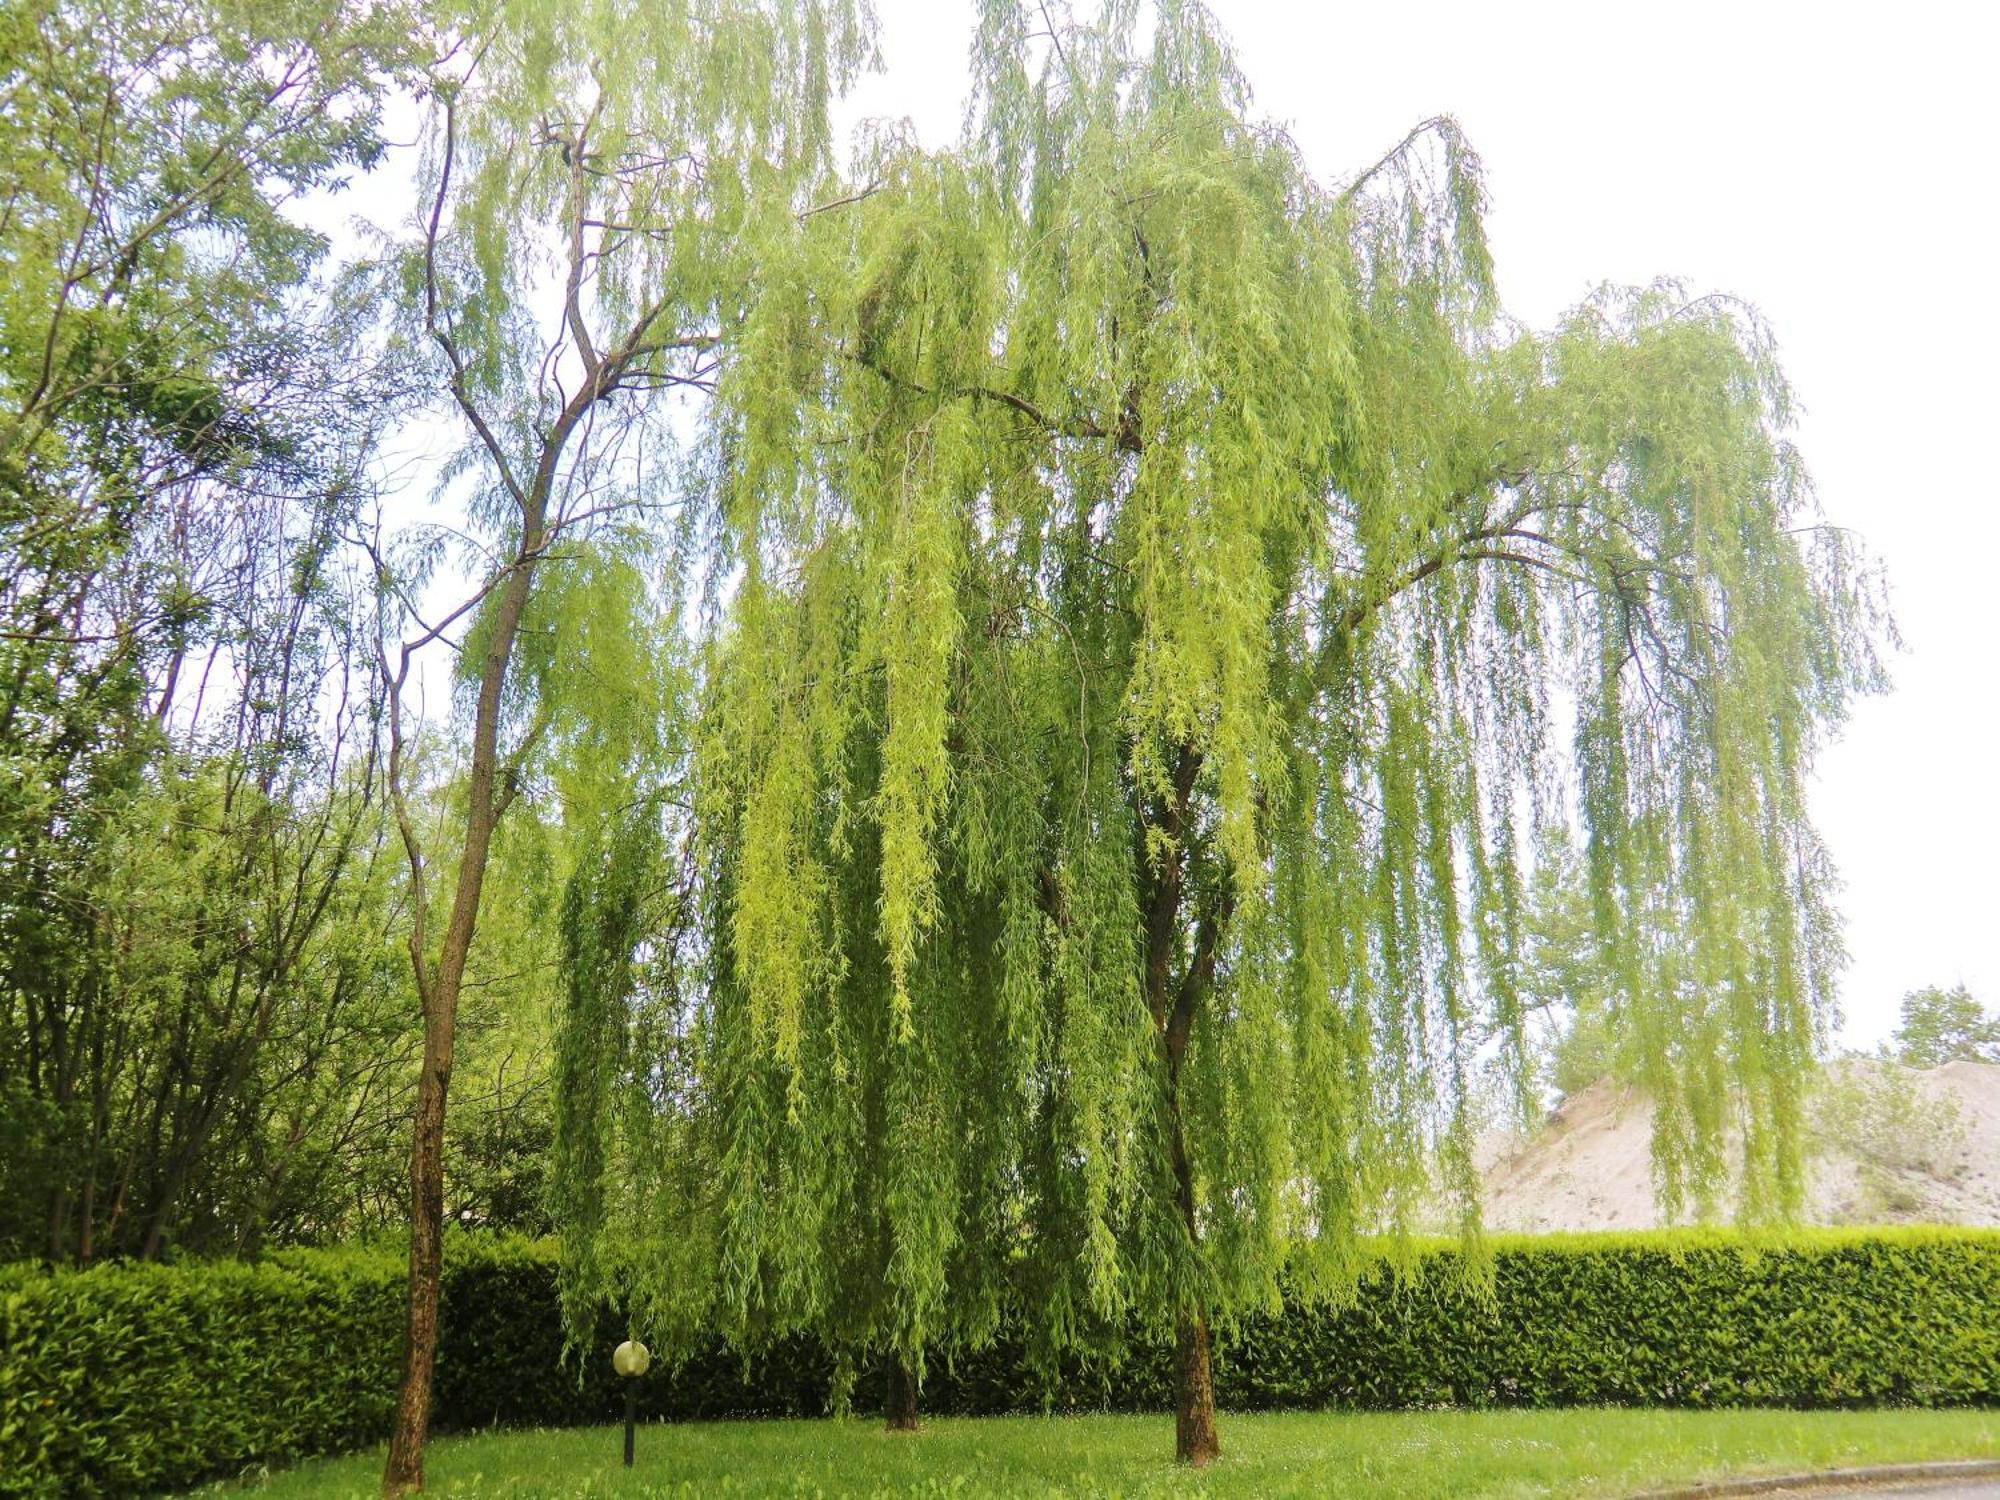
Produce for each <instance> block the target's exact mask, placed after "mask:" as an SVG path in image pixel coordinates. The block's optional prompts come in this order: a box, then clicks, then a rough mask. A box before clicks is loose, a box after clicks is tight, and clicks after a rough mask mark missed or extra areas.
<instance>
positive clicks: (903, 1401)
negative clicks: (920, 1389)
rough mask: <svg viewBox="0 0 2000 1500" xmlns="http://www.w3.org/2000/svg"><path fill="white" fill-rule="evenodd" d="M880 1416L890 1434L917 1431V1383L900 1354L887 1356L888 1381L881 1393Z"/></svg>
mask: <svg viewBox="0 0 2000 1500" xmlns="http://www.w3.org/2000/svg"><path fill="white" fill-rule="evenodd" d="M882 1415H883V1418H884V1423H885V1425H886V1426H887V1428H888V1430H889V1431H890V1432H915V1431H916V1430H917V1382H916V1380H915V1379H914V1378H912V1376H911V1374H910V1367H909V1365H908V1364H907V1363H906V1362H905V1361H904V1359H903V1356H902V1355H900V1354H891V1355H890V1356H889V1369H888V1380H887V1382H886V1384H885V1386H884V1389H883V1393H882Z"/></svg>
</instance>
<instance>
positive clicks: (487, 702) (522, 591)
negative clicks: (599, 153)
mask: <svg viewBox="0 0 2000 1500" xmlns="http://www.w3.org/2000/svg"><path fill="white" fill-rule="evenodd" d="M553 467H554V456H553V454H552V453H551V454H549V455H546V456H545V457H544V460H543V464H542V469H541V471H540V473H538V475H537V484H536V487H535V489H534V491H533V492H532V494H531V496H530V501H529V506H528V510H527V516H526V524H525V526H524V527H523V529H522V546H521V552H520V555H519V556H518V557H517V558H516V560H515V562H514V566H513V571H512V573H511V575H510V576H509V577H508V579H507V581H506V582H505V583H504V584H503V585H502V586H501V593H500V601H499V607H498V609H497V610H496V612H495V615H494V622H493V634H492V636H491V638H490V639H489V641H488V644H487V648H486V658H485V660H484V661H483V662H482V663H481V666H480V677H479V700H478V710H477V712H476V714H475V715H474V718H473V727H472V763H471V766H470V769H469V773H468V775H467V779H466V813H465V849H464V852H463V854H462V855H461V856H460V858H459V864H458V882H457V885H456V887H455V888H454V890H453V892H452V901H451V915H450V917H449V918H448V919H447V920H446V923H445V931H444V941H443V943H442V944H441V945H440V947H439V952H438V963H437V969H436V972H435V974H431V973H429V972H428V968H427V963H426V958H425V954H424V932H423V922H422V908H421V898H419V906H418V912H417V917H416V920H415V921H414V923H413V926H412V931H411V934H410V958H411V963H412V966H413V968H414V970H415V972H416V977H417V992H418V996H419V998H420V999H421V1001H422V1002H423V1011H424V1062H423V1071H422V1073H420V1074H419V1075H418V1078H417V1112H416V1119H415V1121H414V1123H413V1125H412V1128H411V1133H410V1137H411V1138H410V1281H409V1307H408V1310H407V1317H406V1321H405V1323H404V1329H403V1376H402V1383H401V1385H400V1386H399V1387H398V1388H397V1392H396V1408H395V1414H394V1418H393V1422H392V1425H391V1427H390V1431H389V1459H388V1462H387V1464H386V1465H385V1466H384V1468H383V1471H382V1493H383V1495H384V1496H386V1497H390V1500H393V1497H396V1496H400V1495H408V1494H411V1493H413V1492H415V1491H417V1490H421V1489H422V1488H423V1487H424V1443H425V1440H426V1439H427V1438H428V1437H429V1435H430V1408H431V1374H432V1371H433V1370H434V1369H435V1367H436V1364H437V1340H438V1287H439V1282H440V1279H441V1277H442V1275H443V1269H444V1267H443V1238H444V1116H445V1098H446V1095H447V1094H448V1093H449V1092H450V1089H451V1068H452V1056H453V1053H454V1050H455V1048H456V1044H457V1035H458V996H459V989H460V987H461V985H462V984H463V983H464V980H465V964H466V959H467V956H468V955H469V954H470V953H471V951H472V936H473V931H474V929H475V927H476V926H477V924H478V921H479V896H480V891H481V889H482V888H483V887H484V885H485V881H486V861H487V856H488V854H489V853H490V852H491V850H492V846H493V828H494V825H495V824H496V823H497V822H498V821H499V819H500V814H501V813H502V812H503V811H504V810H505V809H506V805H507V802H508V800H510V796H511V791H509V792H498V788H497V782H498V771H499V758H500V757H499V744H500V706H501V692H502V689H503V688H504V687H505V685H506V680H507V664H508V661H509V659H510V658H511V656H512V654H513V649H514V638H515V636H516V635H517V634H518V632H519V630H520V625H521V614H522V611H523V610H524V609H526V607H527V603H528V591H529V589H530V587H531V586H532V584H533V581H534V561H535V558H536V556H537V555H538V553H539V551H540V548H541V545H542V541H543V537H542V519H543V516H544V515H545V514H546V509H547V504H548V484H549V478H550V474H551V472H552V470H553ZM400 686H401V684H400V682H399V683H398V684H397V687H398V688H400ZM392 716H393V708H392ZM398 732H399V731H398V730H397V729H396V728H395V726H394V720H393V717H392V730H391V736H392V741H393V740H395V738H396V736H397V734H398ZM400 754H401V745H400V743H392V745H391V749H390V755H391V762H392V768H393V767H394V765H395V763H396V762H397V761H398V760H400ZM397 774H399V773H398V772H397V771H396V770H395V769H392V773H391V779H392V782H394V781H395V778H396V775H397ZM398 816H399V819H401V818H402V817H403V813H402V810H401V809H400V808H399V810H398ZM404 837H405V840H406V842H408V843H409V844H410V851H411V866H412V875H413V877H414V878H415V879H416V880H417V881H418V882H421V881H422V879H423V872H422V860H421V858H420V857H419V856H418V852H417V849H416V845H415V842H414V838H415V836H414V833H413V832H411V831H410V830H409V829H408V826H407V823H406V824H405V831H404Z"/></svg>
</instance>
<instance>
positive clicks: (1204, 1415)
mask: <svg viewBox="0 0 2000 1500" xmlns="http://www.w3.org/2000/svg"><path fill="white" fill-rule="evenodd" d="M1200 774H1201V754H1200V752H1199V751H1197V750H1196V749H1195V748H1194V747H1193V746H1191V745H1183V746H1182V747H1181V749H1180V752H1179V755H1178V757H1177V758H1176V760H1175V764H1174V774H1173V789H1172V795H1171V797H1170V798H1169V799H1168V800H1166V801H1165V803H1164V805H1162V806H1160V807H1158V808H1157V810H1156V813H1155V817H1154V822H1155V823H1156V826H1158V827H1159V829H1160V830H1161V831H1162V832H1164V833H1165V834H1166V836H1167V838H1168V839H1169V840H1170V842H1169V844H1168V852H1167V854H1166V856H1165V857H1164V858H1163V859H1161V860H1159V861H1158V862H1157V863H1155V862H1153V861H1151V860H1149V859H1148V857H1147V844H1146V840H1145V837H1144V834H1143V832H1142V833H1141V836H1140V839H1139V842H1138V846H1137V854H1138V860H1139V865H1138V869H1139V877H1140V882H1141V884H1140V889H1141V890H1143V891H1145V892H1146V893H1147V901H1146V914H1145V915H1146V950H1145V969H1144V972H1143V982H1144V985H1145V994H1146V1005H1147V1009H1148V1010H1149V1011H1150V1012H1151V1014H1152V1017H1153V1026H1154V1036H1155V1039H1156V1040H1157V1042H1158V1044H1159V1048H1160V1058H1161V1063H1162V1065H1163V1066H1162V1072H1163V1078H1162V1089H1161V1099H1160V1110H1161V1129H1162V1131H1163V1132H1164V1134H1165V1136H1166V1146H1167V1154H1168V1159H1169V1162H1170V1164H1171V1165H1172V1168H1173V1174H1174V1204H1175V1207H1177V1208H1178V1209H1179V1210H1180V1216H1181V1226H1182V1228H1183V1229H1184V1230H1185V1231H1186V1234H1187V1243H1188V1250H1189V1252H1190V1254H1191V1255H1192V1256H1195V1257H1199V1255H1200V1253H1201V1221H1200V1219H1199V1217H1198V1216H1197V1215H1196V1213H1195V1201H1194V1167H1193V1163H1192V1162H1191V1161H1190V1159H1189V1157H1188V1150H1187V1130H1186V1126H1185V1124H1184V1122H1183V1119H1182V1115H1181V1065H1182V1064H1183V1063H1184V1062H1185V1061H1186V1059H1187V1049H1188V1041H1189V1039H1190V1037H1191V1036H1192V1035H1193V1028H1194V1016H1195V1011H1196V1010H1197V1009H1198V1008H1199V1007H1200V1005H1201V1003H1202V1001H1203V1000H1205V999H1206V998H1207V996H1208V993H1209V991H1210V989H1211V988H1212V987H1213V985H1214V983H1215V966H1216V955H1217V953H1218V951H1219V949H1220V945H1221V938H1222V930H1223V928H1224V927H1226V926H1227V925H1228V922H1229V918H1230V914H1231V911H1232V910H1233V901H1232V896H1231V891H1230V887H1229V885H1228V883H1227V874H1226V872H1225V873H1224V874H1223V876H1222V879H1221V884H1220V889H1219V890H1218V891H1216V892H1215V893H1214V894H1212V895H1211V896H1210V897H1209V898H1208V900H1207V901H1205V902H1203V903H1202V905H1201V908H1200V916H1199V917H1198V919H1197V921H1196V923H1195V931H1194V947H1193V951H1192V953H1191V954H1190V956H1189V959H1188V964H1187V967H1186V969H1185V971H1184V972H1183V973H1182V974H1181V976H1180V982H1179V984H1178V985H1176V984H1174V983H1173V982H1172V976H1171V969H1172V964H1173V956H1174V952H1175V950H1176V949H1177V947H1178V946H1179V940H1180V936H1181V930H1182V920H1183V907H1184V901H1183V896H1184V892H1185V887H1186V849H1185V846H1184V844H1183V842H1182V839H1183V836H1184V832H1185V829H1186V826H1187V813H1188V804H1189V801H1190V799H1191V798H1192V797H1193V795H1194V787H1195V780H1196V778H1197V777H1198V776H1199V775H1200ZM1221 1452H1222V1445H1221V1442H1220V1441H1219V1440H1218V1438H1217V1437H1216V1431H1215V1382H1214V1379H1213V1377H1212V1375H1211V1372H1210V1368H1209V1353H1208V1316H1207V1314H1206V1312H1205V1311H1204V1310H1203V1309H1202V1308H1201V1307H1199V1306H1196V1305H1186V1306H1183V1307H1181V1308H1180V1309H1179V1310H1178V1313H1177V1316H1176V1319H1175V1329H1174V1457H1175V1458H1176V1459H1178V1460H1179V1461H1180V1462H1182V1463H1185V1464H1192V1465H1194V1466H1195V1467H1196V1468H1201V1467H1204V1466H1206V1465H1207V1464H1210V1463H1212V1462H1214V1461H1215V1459H1216V1458H1217V1457H1218V1456H1219V1455H1220V1454H1221Z"/></svg>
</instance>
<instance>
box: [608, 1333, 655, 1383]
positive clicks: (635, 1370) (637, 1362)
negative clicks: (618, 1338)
mask: <svg viewBox="0 0 2000 1500" xmlns="http://www.w3.org/2000/svg"><path fill="white" fill-rule="evenodd" d="M652 1362H653V1353H652V1351H651V1350H650V1349H648V1348H647V1347H646V1346H645V1345H644V1344H642V1343H640V1342H639V1341H638V1340H637V1339H627V1340H625V1342H624V1343H622V1344H620V1345H619V1346H618V1347H617V1348H616V1349H614V1350H612V1351H611V1368H612V1369H614V1370H616V1371H617V1372H618V1373H619V1374H620V1375H628V1376H629V1375H643V1374H645V1373H646V1367H647V1366H648V1365H650V1364H651V1363H652Z"/></svg>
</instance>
